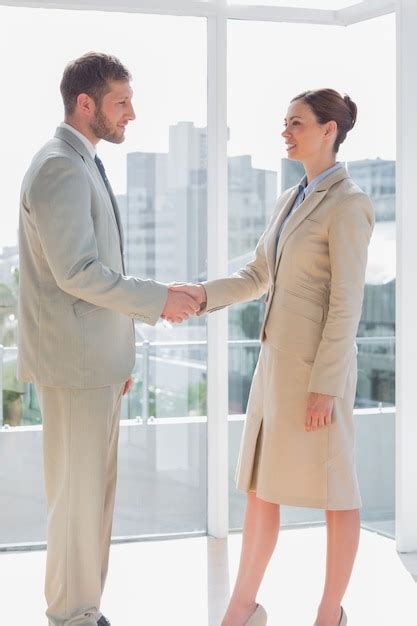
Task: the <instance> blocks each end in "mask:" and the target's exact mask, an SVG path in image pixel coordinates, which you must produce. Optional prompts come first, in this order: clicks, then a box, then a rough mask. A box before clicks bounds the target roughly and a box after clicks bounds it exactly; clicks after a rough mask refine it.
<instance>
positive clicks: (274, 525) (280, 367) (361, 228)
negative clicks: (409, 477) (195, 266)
mask: <svg viewBox="0 0 417 626" xmlns="http://www.w3.org/2000/svg"><path fill="white" fill-rule="evenodd" d="M355 120H356V105H355V104H354V103H353V102H352V101H351V100H350V98H349V97H348V96H345V97H342V96H341V95H340V94H339V93H337V92H335V91H333V90H331V89H321V90H318V91H309V92H306V93H303V94H300V95H299V96H297V97H296V98H294V99H293V100H292V101H291V103H290V106H289V109H288V112H287V116H286V118H285V128H284V131H283V133H282V136H283V138H284V140H285V143H286V147H287V152H288V157H289V158H290V159H294V160H299V161H301V162H302V163H303V165H304V168H305V171H306V176H305V177H304V179H303V180H302V181H301V182H300V184H299V185H296V186H295V187H293V188H291V189H289V190H287V191H286V192H284V194H283V195H282V196H281V197H280V198H279V200H278V203H277V206H276V209H275V211H274V213H273V215H272V218H271V221H270V223H269V225H268V227H267V229H266V231H265V232H264V234H263V235H262V237H261V239H260V241H259V243H258V245H257V247H256V250H255V254H254V258H253V260H252V261H251V262H250V263H248V264H247V265H246V267H244V268H242V269H241V270H240V271H238V272H237V273H236V274H233V275H232V276H231V277H229V278H226V279H220V280H215V281H210V282H208V283H204V285H203V286H191V285H185V286H178V287H177V289H185V290H188V292H189V294H190V295H193V296H195V297H198V298H199V300H200V302H201V303H204V302H206V306H205V310H207V312H210V311H214V310H216V309H219V308H221V307H224V306H228V305H230V304H233V303H235V302H244V301H248V300H253V299H255V298H259V297H260V296H262V295H263V294H265V293H266V292H267V293H268V295H267V299H266V303H267V304H266V312H265V319H264V323H263V327H262V333H261V340H262V344H261V351H260V355H259V360H258V364H257V367H256V370H255V374H254V378H253V383H252V387H251V392H250V396H249V402H248V408H247V419H246V423H245V429H244V434H243V439H242V444H241V450H240V456H239V462H238V468H237V476H236V480H237V486H238V487H239V488H240V489H242V490H244V491H246V492H247V494H248V502H247V511H246V518H245V524H244V530H243V543H242V553H241V561H240V567H239V573H238V576H237V581H236V584H235V588H234V591H233V595H232V598H231V600H230V604H229V606H228V609H227V612H226V615H225V617H224V619H223V622H222V626H264V625H265V624H266V621H267V618H266V612H265V610H264V609H263V608H262V607H261V606H260V605H258V604H256V594H257V591H258V589H259V586H260V584H261V581H262V578H263V576H264V573H265V569H266V567H267V564H268V562H269V559H270V557H271V555H272V552H273V550H274V547H275V544H276V541H277V536H278V530H279V506H280V505H281V504H286V505H292V506H302V507H314V508H321V509H324V510H325V512H326V522H327V537H328V540H327V570H326V581H325V586H324V591H323V596H322V598H321V602H320V605H319V608H318V612H317V617H316V621H315V626H338V625H345V624H347V617H346V613H345V612H344V610H343V608H342V607H341V601H342V598H343V595H344V593H345V591H346V588H347V585H348V582H349V579H350V575H351V572H352V567H353V563H354V560H355V556H356V552H357V547H358V541H359V532H360V516H359V508H360V506H361V500H360V495H359V489H358V482H357V478H356V471H355V462H354V428H353V406H354V399H355V389H356V381H357V363H356V354H357V349H356V345H355V337H356V332H357V328H358V323H359V319H360V314H361V307H362V298H363V287H364V277H365V267H366V261H367V249H368V243H369V239H370V236H371V232H372V228H373V224H374V215H373V210H372V206H371V203H370V201H369V198H368V197H367V196H366V194H365V193H363V191H362V190H361V189H360V188H359V187H358V186H357V185H356V184H355V183H354V182H353V180H352V179H351V178H350V177H349V174H348V173H347V171H346V169H345V168H344V167H343V166H342V165H341V164H340V163H337V162H336V153H337V151H338V149H339V146H340V144H341V143H342V141H344V139H345V137H346V134H347V132H348V131H349V130H350V129H351V128H353V126H354V124H355ZM202 308H204V304H202Z"/></svg>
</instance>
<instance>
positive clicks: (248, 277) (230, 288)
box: [202, 211, 277, 313]
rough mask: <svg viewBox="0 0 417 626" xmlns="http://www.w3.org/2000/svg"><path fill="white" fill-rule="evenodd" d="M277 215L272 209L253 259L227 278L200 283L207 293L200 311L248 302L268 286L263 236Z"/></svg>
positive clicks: (214, 309) (210, 310) (257, 296)
mask: <svg viewBox="0 0 417 626" xmlns="http://www.w3.org/2000/svg"><path fill="white" fill-rule="evenodd" d="M276 217H277V212H276V211H274V213H273V215H272V217H271V219H270V222H269V224H268V227H267V228H266V230H265V231H264V232H263V234H262V235H261V237H260V239H259V241H258V244H257V246H256V248H255V252H254V255H253V259H252V260H251V261H250V262H249V263H247V264H246V265H245V266H244V267H242V268H241V269H240V270H238V271H237V272H235V273H234V274H232V275H231V276H229V277H228V278H219V279H217V280H210V281H208V282H204V283H202V285H203V286H204V288H205V290H206V293H207V306H206V308H205V309H203V310H202V313H212V312H213V311H217V310H218V309H222V308H224V307H226V306H229V305H230V304H237V303H238V302H248V301H249V300H257V299H258V298H260V297H261V296H262V295H263V294H264V293H266V291H267V290H268V288H269V286H270V277H269V271H268V263H267V258H266V251H265V238H266V236H267V234H268V232H269V229H270V227H271V226H272V224H273V223H274V221H275V219H276Z"/></svg>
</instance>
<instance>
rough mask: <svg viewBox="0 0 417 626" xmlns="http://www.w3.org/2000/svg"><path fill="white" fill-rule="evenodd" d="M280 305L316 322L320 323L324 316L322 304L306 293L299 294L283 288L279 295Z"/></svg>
mask: <svg viewBox="0 0 417 626" xmlns="http://www.w3.org/2000/svg"><path fill="white" fill-rule="evenodd" d="M280 300H281V306H282V307H283V308H284V309H287V310H288V311H291V312H292V313H295V314H296V315H301V316H302V317H306V318H307V319H309V320H312V321H313V322H317V324H321V323H322V321H323V317H324V309H323V305H322V304H321V303H320V302H316V301H315V300H314V299H313V298H310V297H308V296H306V295H304V294H303V295H300V294H298V293H295V292H294V291H289V290H288V289H285V290H284V291H283V292H282V294H281V296H280Z"/></svg>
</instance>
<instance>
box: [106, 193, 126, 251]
mask: <svg viewBox="0 0 417 626" xmlns="http://www.w3.org/2000/svg"><path fill="white" fill-rule="evenodd" d="M109 196H110V200H111V203H112V207H113V210H114V217H115V218H116V222H117V228H118V231H119V236H120V248H121V250H122V253H123V248H124V234H123V226H122V219H121V217H120V211H119V205H118V204H117V200H116V197H115V195H114V193H113V189H112V188H111V187H110V189H109Z"/></svg>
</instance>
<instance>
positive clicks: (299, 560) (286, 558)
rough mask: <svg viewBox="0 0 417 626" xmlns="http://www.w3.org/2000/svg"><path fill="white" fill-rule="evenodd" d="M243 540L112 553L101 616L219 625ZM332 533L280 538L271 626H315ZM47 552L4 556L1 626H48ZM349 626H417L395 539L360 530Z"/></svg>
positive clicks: (129, 547)
mask: <svg viewBox="0 0 417 626" xmlns="http://www.w3.org/2000/svg"><path fill="white" fill-rule="evenodd" d="M240 543H241V535H240V534H235V535H231V536H230V537H229V539H228V540H227V541H226V540H225V541H219V540H212V539H207V538H205V537H202V538H192V539H178V540H170V541H158V542H141V543H129V544H121V545H114V546H113V547H112V553H111V561H110V573H109V577H108V581H107V585H106V591H105V595H104V598H103V606H102V609H103V611H104V613H105V614H106V615H108V616H109V617H110V618H111V621H112V626H219V625H220V620H221V615H222V611H223V609H224V606H225V604H226V602H227V597H228V594H229V590H230V585H231V584H232V582H233V580H234V578H235V573H236V569H237V566H238V559H239V550H240ZM324 557H325V529H324V528H322V527H319V528H306V529H298V530H284V531H282V532H281V536H280V539H279V544H278V548H277V550H276V552H275V554H274V556H273V558H272V561H271V563H270V567H269V570H268V572H267V575H266V578H265V580H264V583H263V585H262V588H261V591H260V594H259V600H260V601H261V602H262V603H263V604H264V605H265V607H266V608H267V610H268V613H269V621H268V626H311V625H312V624H313V621H314V615H315V607H316V604H317V601H318V598H319V596H320V592H321V586H322V580H323V572H324ZM44 564H45V552H31V553H11V554H7V553H3V554H0V594H1V600H0V624H1V625H2V626H3V625H4V626H26V625H27V626H45V624H46V621H45V619H44V618H43V613H44V610H45V607H44V601H43V595H42V594H43V571H44ZM344 604H345V608H346V610H347V613H348V616H349V626H411V625H413V626H414V625H415V624H417V586H416V583H415V582H414V580H413V578H412V577H411V576H410V574H409V573H408V572H407V570H406V569H405V567H404V565H403V563H402V561H401V560H400V558H399V557H398V555H397V553H396V551H395V543H394V541H392V540H391V539H387V538H385V537H381V536H380V535H377V534H374V533H371V532H368V531H363V533H362V540H361V546H360V551H359V556H358V560H357V564H356V568H355V571H354V575H353V578H352V581H351V586H350V588H349V591H348V593H347V595H346V598H345V601H344Z"/></svg>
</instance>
